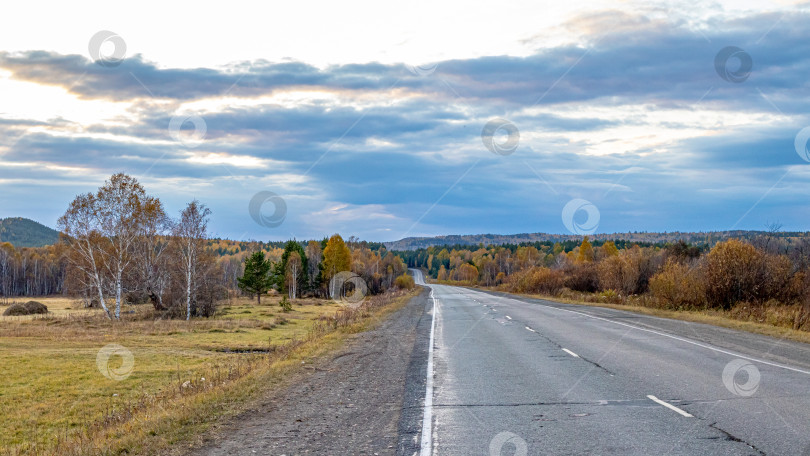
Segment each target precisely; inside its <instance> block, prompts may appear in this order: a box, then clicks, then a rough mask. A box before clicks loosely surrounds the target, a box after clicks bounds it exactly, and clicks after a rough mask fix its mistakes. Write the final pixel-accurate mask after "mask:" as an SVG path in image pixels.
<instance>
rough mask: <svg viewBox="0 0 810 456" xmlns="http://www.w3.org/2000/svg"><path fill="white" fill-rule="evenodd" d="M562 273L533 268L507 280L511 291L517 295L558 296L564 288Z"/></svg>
mask: <svg viewBox="0 0 810 456" xmlns="http://www.w3.org/2000/svg"><path fill="white" fill-rule="evenodd" d="M564 279H565V277H564V275H563V273H562V271H560V270H557V269H549V268H543V267H533V268H529V269H526V270H523V271H520V272H516V273H514V274H512V275H510V276H508V277H507V278H506V281H507V284H508V288H509V289H510V291H513V292H516V293H542V294H550V295H554V294H557V293H558V292H559V291H560V290H561V289H562V288H563V281H564Z"/></svg>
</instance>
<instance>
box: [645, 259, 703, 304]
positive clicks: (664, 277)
mask: <svg viewBox="0 0 810 456" xmlns="http://www.w3.org/2000/svg"><path fill="white" fill-rule="evenodd" d="M650 291H651V292H652V294H653V296H655V297H656V298H658V299H659V301H660V302H661V303H662V304H664V305H665V306H666V307H670V308H687V309H699V308H702V307H705V305H706V287H705V284H704V282H703V278H702V277H701V273H700V270H699V269H697V268H693V267H690V266H689V265H686V264H682V263H679V262H677V261H675V260H673V259H670V260H668V261H667V264H666V265H665V266H664V268H663V269H662V270H661V272H659V273H658V274H656V275H654V276H652V278H651V279H650Z"/></svg>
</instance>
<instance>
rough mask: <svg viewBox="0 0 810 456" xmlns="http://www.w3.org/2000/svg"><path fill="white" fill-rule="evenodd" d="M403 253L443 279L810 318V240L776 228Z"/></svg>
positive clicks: (798, 323)
mask: <svg viewBox="0 0 810 456" xmlns="http://www.w3.org/2000/svg"><path fill="white" fill-rule="evenodd" d="M398 254H400V255H402V256H403V258H405V261H406V262H407V263H408V265H409V266H411V267H420V268H423V269H424V270H426V271H427V272H428V275H429V276H430V277H432V278H434V279H436V280H439V281H448V282H456V283H462V284H468V285H483V286H491V287H499V288H501V289H503V290H506V291H511V292H518V293H540V294H547V295H557V296H559V295H566V294H568V293H570V292H580V293H595V294H598V295H599V297H600V298H604V299H608V300H611V301H615V302H624V301H625V300H626V299H627V298H628V297H633V296H636V297H643V298H645V299H644V300H641V301H640V302H643V303H648V304H650V305H654V306H659V307H663V308H670V309H720V310H731V309H734V308H736V307H739V308H746V309H750V308H754V309H763V308H766V307H774V306H793V307H794V310H795V316H796V320H795V323H794V327H796V329H799V328H800V327H802V326H804V325H805V324H807V323H810V239H808V238H799V239H793V238H786V237H784V236H780V234H779V233H778V232H776V230H773V231H769V232H763V233H761V234H760V235H759V236H757V237H756V238H753V239H749V240H740V239H728V240H724V241H720V242H717V243H715V244H714V245H713V246H711V247H710V246H709V245H707V244H699V245H690V244H687V243H685V242H683V241H679V242H676V243H657V244H646V245H644V244H637V243H632V242H614V241H604V240H603V241H597V242H591V241H590V240H589V238H588V237H585V238H584V239H583V240H582V241H581V242H579V243H573V242H564V243H560V242H543V243H532V244H528V245H511V246H494V247H484V246H478V247H477V248H475V247H473V248H469V247H466V248H465V247H462V246H455V247H449V248H448V246H436V247H430V248H426V249H419V250H415V251H407V252H398ZM646 298H649V299H646Z"/></svg>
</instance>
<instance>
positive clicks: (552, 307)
mask: <svg viewBox="0 0 810 456" xmlns="http://www.w3.org/2000/svg"><path fill="white" fill-rule="evenodd" d="M501 299H509V300H511V301H515V302H519V303H522V304H532V303H529V302H526V301H520V300H518V299H514V298H501ZM536 305H541V306H543V307H545V308H547V309H553V310H559V311H562V312H568V313H572V314H577V315H582V316H583V317H588V318H593V319H594V320H602V321H606V322H608V323H613V324H614V325H620V326H625V327H628V328H633V329H637V330H639V331H644V332H648V333H653V334H657V335H659V336H664V337H668V338H670V339H675V340H679V341H681V342H686V343H687V344H692V345H695V346H698V347H702V348H705V349H707V350H711V351H715V352H717V353H723V354H726V355H729V356H733V357H735V358H742V359H747V360H748V361H753V362H755V363H760V364H765V365H766V366H772V367H778V368H780V369H785V370H789V371H793V372H798V373H800V374H805V375H810V371H808V370H804V369H799V368H796V367H790V366H786V365H784V364H779V363H773V362H770V361H765V360H764V359H759V358H754V357H751V356H747V355H743V354H741V353H735V352H732V351H728V350H723V349H721V348H716V347H712V346H711V345H706V344H701V343H700V342H695V341H693V340H689V339H684V338H683V337H678V336H673V335H672V334H667V333H665V332H661V331H655V330H653V329H647V328H642V327H640V326H634V325H631V324H628V323H622V322H620V321H613V320H609V319H607V318H602V317H597V316H594V315H589V314H587V313H585V312H577V311H575V310H568V309H561V308H559V307H554V306H548V305H545V304H536ZM526 329H528V326H527V327H526Z"/></svg>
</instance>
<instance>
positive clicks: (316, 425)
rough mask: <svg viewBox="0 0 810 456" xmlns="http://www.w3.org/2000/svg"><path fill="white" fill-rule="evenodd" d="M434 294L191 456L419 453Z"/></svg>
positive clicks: (316, 367) (231, 425)
mask: <svg viewBox="0 0 810 456" xmlns="http://www.w3.org/2000/svg"><path fill="white" fill-rule="evenodd" d="M427 296H428V291H427V290H423V291H422V293H420V294H419V295H418V296H416V297H414V298H413V299H411V300H410V301H409V302H408V303H407V304H406V305H405V307H403V308H402V309H400V310H398V311H396V312H395V313H393V314H391V315H390V316H389V317H388V318H387V319H386V320H385V321H383V322H382V323H380V324H379V325H378V326H377V327H376V328H374V329H371V330H369V331H367V332H363V333H360V334H357V335H355V336H353V338H352V340H350V341H349V342H348V343H347V344H346V345H344V346H343V347H342V348H341V349H340V350H339V351H338V352H336V353H333V354H332V355H330V356H329V357H326V358H324V359H321V360H320V361H317V362H315V363H314V364H313V366H312V367H313V370H312V372H311V373H307V374H305V375H301V376H300V378H298V379H296V381H295V382H293V383H292V384H291V385H289V386H287V387H284V388H281V389H279V390H277V391H273V392H270V393H268V395H267V397H265V398H263V399H262V400H260V401H258V402H257V404H258V405H257V406H255V407H254V408H253V409H251V410H248V411H246V412H245V413H243V414H241V415H239V416H237V417H236V418H234V419H232V420H230V421H229V422H227V423H225V424H224V425H223V426H222V427H220V429H219V431H218V432H217V433H216V434H217V435H216V437H211V438H209V439H208V440H207V441H206V442H205V444H204V446H202V447H200V448H197V449H195V450H192V451H191V452H190V454H195V455H207V456H223V455H250V454H262V455H298V454H341V455H343V454H371V455H374V454H379V455H389V454H391V455H392V454H405V453H407V454H412V451H411V450H412V449H413V448H414V445H415V444H416V442H417V440H418V427H417V426H416V425H415V423H416V422H418V419H419V418H420V415H421V412H420V404H421V400H422V399H423V397H421V396H420V394H419V385H420V380H419V379H420V375H421V376H422V380H421V384H424V379H423V376H424V367H423V366H421V363H422V362H421V360H420V358H421V359H425V357H420V354H421V353H422V352H423V351H425V350H426V349H427V347H426V346H425V347H421V345H426V344H425V343H422V342H421V341H420V342H419V343H416V341H417V340H421V339H424V338H423V337H418V336H419V333H421V332H424V328H425V327H426V326H429V323H430V320H429V318H430V315H429V314H427V313H426V312H425V310H426V306H427V305H428V301H429V299H427ZM414 370H415V371H416V372H414ZM406 381H407V383H408V385H407V386H406ZM421 395H422V396H423V395H424V389H422V390H421ZM403 409H405V410H406V412H405V413H403Z"/></svg>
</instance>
